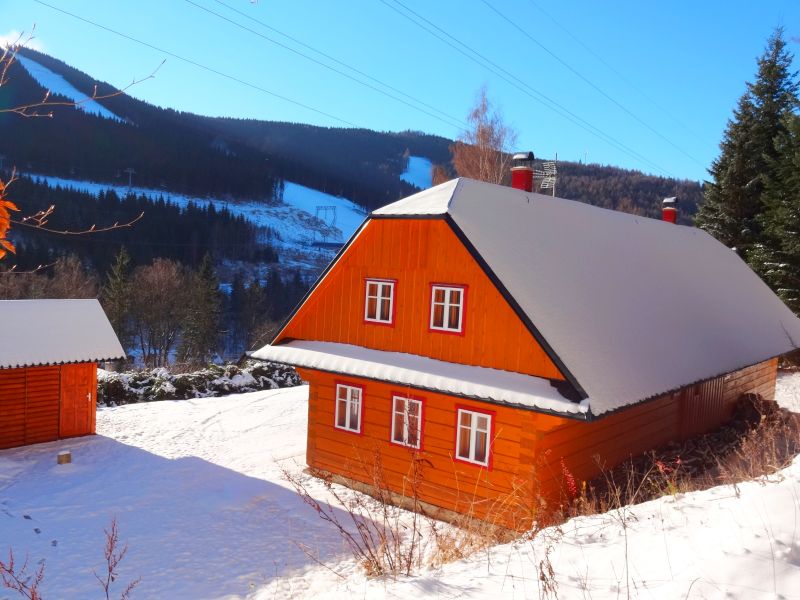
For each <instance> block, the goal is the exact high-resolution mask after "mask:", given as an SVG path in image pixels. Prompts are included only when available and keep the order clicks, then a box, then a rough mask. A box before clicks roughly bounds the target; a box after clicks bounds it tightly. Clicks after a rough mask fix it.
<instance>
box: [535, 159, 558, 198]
mask: <svg viewBox="0 0 800 600" xmlns="http://www.w3.org/2000/svg"><path fill="white" fill-rule="evenodd" d="M556 163H558V153H556V158H555V160H548V161H545V162H543V163H542V168H541V170H538V171H536V175H537V176H538V177H540V178H541V181H542V183H541V185H540V186H539V189H540V190H553V196H555V195H556V176H557V175H558V168H557V167H556Z"/></svg>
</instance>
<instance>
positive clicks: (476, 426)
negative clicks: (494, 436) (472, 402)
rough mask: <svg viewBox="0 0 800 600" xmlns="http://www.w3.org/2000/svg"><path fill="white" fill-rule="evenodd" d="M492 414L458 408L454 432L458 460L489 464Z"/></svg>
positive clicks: (485, 465)
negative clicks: (456, 426)
mask: <svg viewBox="0 0 800 600" xmlns="http://www.w3.org/2000/svg"><path fill="white" fill-rule="evenodd" d="M491 431H492V415H489V414H486V413H480V412H475V411H471V410H466V409H463V408H460V409H459V410H458V430H457V433H456V456H457V457H458V458H459V459H460V460H465V461H467V462H471V463H475V464H476V465H483V466H484V467H487V466H489V443H490V439H489V437H490V435H491Z"/></svg>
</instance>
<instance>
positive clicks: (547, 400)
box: [250, 340, 589, 416]
mask: <svg viewBox="0 0 800 600" xmlns="http://www.w3.org/2000/svg"><path fill="white" fill-rule="evenodd" d="M250 356H252V357H253V358H257V359H260V360H270V361H274V362H281V363H286V364H290V365H295V366H298V367H306V368H311V369H319V370H320V371H327V372H330V373H340V374H343V375H352V376H354V377H365V378H367V379H378V380H380V381H388V382H391V383H397V384H400V385H409V386H412V387H415V388H418V389H424V390H431V391H435V392H445V393H448V394H455V395H457V396H462V397H468V398H476V399H480V400H488V401H491V402H498V403H501V404H511V405H515V406H523V407H526V408H535V409H539V410H544V411H552V412H558V413H571V414H574V415H576V416H577V415H583V414H586V412H587V411H588V408H589V406H588V402H586V401H584V402H580V403H576V402H572V401H570V400H567V399H566V398H564V396H562V395H561V394H560V393H559V392H558V390H557V389H556V388H554V387H553V386H552V385H551V383H550V381H549V380H547V379H542V378H540V377H531V376H530V375H523V374H521V373H511V372H509V371H501V370H499V369H488V368H484V367H473V366H469V365H461V364H456V363H451V362H445V361H442V360H436V359H433V358H427V357H424V356H417V355H415V354H405V353H401V352H385V351H383V350H372V349H370V348H363V347H361V346H352V345H350V344H338V343H333V342H313V341H305V340H294V341H291V342H288V343H286V344H282V345H279V346H264V347H263V348H261V349H260V350H256V351H255V352H253V353H252V354H251V355H250Z"/></svg>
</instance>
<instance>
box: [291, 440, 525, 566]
mask: <svg viewBox="0 0 800 600" xmlns="http://www.w3.org/2000/svg"><path fill="white" fill-rule="evenodd" d="M409 456H410V461H409V469H408V472H407V473H406V475H405V477H404V478H403V484H402V489H400V490H397V491H395V490H393V489H392V488H391V487H390V486H389V484H388V482H387V478H386V474H385V471H384V467H383V460H382V457H381V453H380V450H379V449H377V448H376V449H375V450H374V451H373V453H372V454H371V456H370V457H369V458H365V457H363V456H357V458H356V460H357V461H358V462H359V463H360V465H361V467H362V468H363V470H364V471H363V472H365V473H369V474H370V479H371V481H370V483H369V484H366V485H362V484H359V483H358V482H351V483H352V484H353V487H356V488H357V489H358V490H359V492H363V493H358V492H352V491H351V490H347V489H343V488H341V487H338V486H337V485H336V482H335V481H334V478H335V476H333V477H332V476H331V474H329V473H326V472H321V471H317V470H313V469H310V470H309V472H310V473H311V475H313V476H315V477H316V478H317V479H319V480H321V481H322V483H323V485H324V486H325V488H326V491H327V492H328V494H329V496H330V497H331V498H332V499H333V502H331V503H327V502H324V501H320V500H318V499H316V498H315V497H314V496H313V495H312V493H311V491H310V490H309V488H308V486H307V483H306V481H307V479H306V478H305V477H304V476H302V475H300V474H297V473H295V472H292V471H290V470H289V469H284V470H283V477H284V478H285V479H286V480H287V481H288V482H289V483H291V484H292V486H293V487H294V489H295V491H296V492H297V493H298V494H299V495H300V497H301V498H302V500H303V501H304V502H305V503H306V504H307V505H308V506H310V507H311V508H312V509H313V510H314V511H315V512H316V513H317V515H318V516H319V517H320V518H321V519H323V520H324V521H326V522H328V523H330V524H331V526H332V527H333V528H334V529H335V530H336V531H337V532H338V533H339V535H340V537H341V538H342V540H343V541H344V542H345V543H346V545H347V546H348V548H349V549H350V551H351V553H352V555H353V557H354V558H355V560H356V562H357V563H358V564H360V565H361V566H362V568H363V569H364V571H365V572H366V573H367V575H368V576H390V577H397V576H398V575H410V574H412V573H413V572H416V571H418V570H419V569H421V568H425V567H438V566H440V565H442V564H445V563H448V562H452V561H455V560H459V559H463V558H467V557H469V556H473V555H475V554H476V553H478V552H481V551H488V549H489V548H491V547H492V546H495V545H496V544H498V543H502V542H507V541H510V540H512V539H514V538H515V537H516V535H517V534H516V530H512V529H509V528H508V525H507V520H508V515H509V514H512V515H513V514H518V513H519V514H522V513H520V512H519V511H518V510H517V508H518V507H520V506H522V504H523V503H522V495H521V490H522V486H520V487H519V488H515V489H514V490H513V491H512V492H511V493H509V494H503V495H501V496H500V497H498V498H496V499H493V500H491V501H489V502H488V503H487V501H486V500H483V499H476V498H475V495H474V494H473V495H472V496H471V498H469V499H468V500H467V501H465V502H461V503H460V504H461V505H462V506H465V507H466V508H465V511H464V513H463V514H461V513H454V512H452V511H442V510H441V509H438V508H437V507H435V506H432V505H430V504H427V503H425V502H424V501H423V500H422V499H421V494H420V487H421V486H422V485H423V482H424V474H423V471H424V469H425V467H426V464H427V461H426V460H425V459H424V458H421V457H420V456H419V454H418V453H417V452H416V451H410V452H409ZM461 495H462V496H464V497H466V496H467V494H461ZM443 513H446V515H445V514H443ZM442 518H444V519H445V520H444V521H443V520H441V519H442ZM500 523H503V524H502V525H501V524H500ZM523 529H524V528H523V527H521V526H520V527H519V528H517V530H519V531H522V530H523ZM298 546H299V547H300V548H301V549H303V550H309V549H305V548H304V547H303V546H302V545H301V544H298ZM306 554H307V555H309V556H310V557H311V558H312V559H314V560H315V561H316V562H319V560H318V559H316V558H315V557H314V556H313V555H312V554H310V553H309V552H306ZM487 557H488V554H487ZM324 566H326V567H327V565H324ZM328 568H329V567H328Z"/></svg>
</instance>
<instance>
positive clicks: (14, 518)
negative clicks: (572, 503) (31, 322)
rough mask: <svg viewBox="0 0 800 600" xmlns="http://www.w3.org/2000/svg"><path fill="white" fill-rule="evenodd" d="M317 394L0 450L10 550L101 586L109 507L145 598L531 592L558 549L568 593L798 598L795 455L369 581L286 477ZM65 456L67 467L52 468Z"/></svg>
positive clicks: (787, 398)
mask: <svg viewBox="0 0 800 600" xmlns="http://www.w3.org/2000/svg"><path fill="white" fill-rule="evenodd" d="M307 391H308V389H307V388H306V387H297V388H289V389H282V390H273V391H267V392H252V393H248V394H238V395H233V396H228V397H223V398H206V399H196V400H185V401H175V402H156V403H147V404H134V405H128V406H123V407H117V408H108V409H101V410H99V411H98V416H97V429H98V435H97V436H93V437H86V438H80V439H73V440H64V441H59V442H51V443H47V444H39V445H36V446H31V447H28V448H20V449H13V450H5V451H0V556H3V555H4V554H5V553H6V552H7V550H8V548H9V547H12V548H13V549H14V551H15V554H16V556H17V557H19V558H23V559H24V557H25V556H26V555H27V556H28V558H29V560H30V562H31V564H33V565H36V564H38V562H39V561H40V560H44V564H45V579H44V584H43V588H42V591H43V597H44V598H45V600H51V599H56V598H58V599H62V598H63V599H73V598H76V599H77V598H91V597H98V596H99V594H98V592H100V590H99V587H98V584H97V581H96V580H95V579H94V577H93V575H92V570H93V569H95V570H99V569H101V568H102V567H103V566H104V563H103V555H102V545H103V541H104V539H103V531H102V530H103V528H104V527H107V526H108V523H109V521H110V519H111V518H112V517H114V516H116V518H117V520H118V524H119V529H120V534H121V540H123V541H127V542H128V544H129V551H128V555H127V556H126V557H125V559H124V561H123V563H122V566H121V568H120V576H119V578H118V582H119V585H120V586H124V584H125V583H127V582H128V581H130V580H132V579H134V578H135V577H138V576H141V577H142V582H141V585H140V587H139V588H138V589H137V590H136V592H135V593H134V595H133V598H141V599H149V598H171V599H183V598H185V599H193V600H197V599H206V598H208V599H210V598H226V599H233V598H251V599H255V600H267V599H272V598H311V597H313V598H315V599H321V598H342V597H358V598H370V599H372V598H398V599H400V598H409V597H412V598H427V597H430V598H453V599H455V598H490V597H491V598H539V597H545V596H542V595H541V590H540V587H539V586H540V580H539V578H538V568H539V565H540V564H541V561H542V560H543V559H544V557H545V555H546V554H548V553H549V559H550V561H551V562H552V565H553V569H554V578H555V581H556V582H557V584H558V594H557V597H558V598H561V599H570V598H580V599H583V598H593V599H595V600H601V599H612V598H613V599H617V598H626V597H631V598H636V597H641V598H655V599H665V600H666V599H674V598H695V599H699V598H741V599H751V598H787V599H788V598H797V597H798V594H799V593H800V527H798V523H800V458H798V459H796V460H795V461H794V463H793V464H792V465H791V466H790V467H788V468H787V469H785V470H783V471H782V472H780V473H779V474H777V475H775V476H773V477H771V478H770V480H769V481H762V482H749V483H744V484H740V485H739V486H738V487H737V488H736V489H735V488H733V487H718V488H713V489H710V490H707V491H702V492H694V493H690V494H685V495H679V496H669V497H664V498H661V499H659V500H656V501H652V502H648V503H646V504H641V505H637V506H634V507H630V508H629V509H626V510H625V511H622V512H612V513H607V514H602V515H596V516H593V517H582V518H578V519H572V520H570V521H568V522H567V523H566V524H565V525H563V526H562V527H561V529H560V530H559V529H555V528H552V529H549V530H545V531H544V532H542V534H540V535H538V536H537V537H536V538H535V539H534V540H532V541H524V542H517V543H514V544H508V545H502V546H496V547H494V548H493V549H492V550H491V552H490V553H489V554H488V555H487V554H485V553H482V554H478V555H475V556H474V557H472V558H471V559H468V560H462V561H458V562H454V563H451V564H447V565H445V566H444V567H441V568H438V569H431V570H428V571H424V572H423V573H421V574H419V575H417V576H413V577H410V578H401V579H399V580H398V581H392V580H386V579H372V580H370V579H367V578H366V577H365V576H364V575H363V572H362V570H361V569H360V568H359V567H358V566H357V565H356V564H355V561H354V560H353V558H352V557H351V556H350V555H348V553H347V551H346V548H345V547H344V545H343V543H342V540H341V539H340V538H339V537H338V535H337V534H336V533H335V532H334V531H333V529H331V528H330V527H329V525H328V524H326V523H325V522H323V521H322V520H321V519H319V517H318V516H317V515H316V513H315V512H314V511H312V510H311V509H310V508H308V507H307V506H306V505H305V504H303V502H302V501H301V500H300V498H299V497H298V496H297V495H296V494H295V493H294V492H293V491H292V490H291V488H290V486H289V484H288V483H287V482H286V481H285V480H284V479H283V477H282V475H281V470H282V469H283V468H286V469H288V470H289V471H290V472H292V473H294V474H296V475H297V476H299V477H305V476H304V475H302V473H301V471H302V468H303V465H304V452H305V431H306V411H307ZM779 397H780V401H781V402H782V403H784V404H785V405H793V406H797V405H798V399H799V398H800V374H794V375H789V376H787V375H784V376H782V377H781V379H780V383H779ZM60 450H71V451H72V454H73V463H72V464H70V465H62V466H58V465H56V460H55V458H56V454H57V453H58V452H59V451H60ZM307 484H308V485H309V488H310V490H311V493H312V494H313V495H314V496H315V497H317V498H319V499H321V500H326V499H327V495H326V494H327V492H326V490H325V488H324V486H322V485H321V484H320V483H319V482H318V481H316V480H314V479H311V478H307ZM339 516H340V517H344V518H346V516H345V515H339ZM302 548H305V550H303V549H302ZM320 562H321V563H324V565H325V566H322V565H321V564H319V563H320ZM331 569H333V570H335V571H337V572H339V573H341V574H342V576H341V577H340V576H339V575H337V574H335V573H334V572H333V571H332V570H331ZM0 597H2V594H0ZM550 597H556V596H550Z"/></svg>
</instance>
